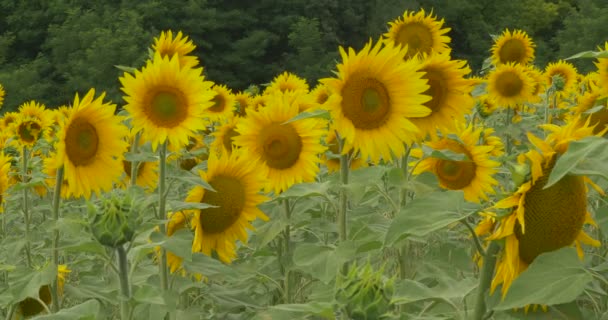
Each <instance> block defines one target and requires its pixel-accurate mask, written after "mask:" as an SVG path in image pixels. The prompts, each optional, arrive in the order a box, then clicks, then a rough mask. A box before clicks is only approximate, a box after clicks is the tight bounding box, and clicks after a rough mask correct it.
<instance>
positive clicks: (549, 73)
mask: <svg viewBox="0 0 608 320" xmlns="http://www.w3.org/2000/svg"><path fill="white" fill-rule="evenodd" d="M556 76H559V77H560V78H561V79H562V80H563V84H562V83H557V84H556V85H557V87H556V88H555V89H556V92H557V93H558V94H560V95H562V96H563V95H568V93H570V92H572V91H574V90H576V83H577V77H578V72H577V71H576V68H575V67H574V65H572V63H570V62H567V61H563V60H560V61H558V62H552V63H549V64H548V65H547V67H546V68H545V81H546V82H547V84H548V85H549V86H552V85H553V79H554V77H556Z"/></svg>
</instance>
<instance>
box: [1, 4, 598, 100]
mask: <svg viewBox="0 0 608 320" xmlns="http://www.w3.org/2000/svg"><path fill="white" fill-rule="evenodd" d="M419 8H424V9H425V10H427V11H430V10H433V12H434V13H435V14H437V15H438V16H439V17H441V18H445V23H446V25H447V26H448V27H450V28H451V29H452V30H451V32H450V33H449V36H450V37H451V38H452V43H451V46H452V48H453V51H452V55H453V56H454V57H456V58H459V59H467V60H468V61H469V63H470V65H471V67H472V69H473V70H474V73H478V72H479V71H480V68H481V66H482V64H483V61H484V59H486V58H487V57H488V55H489V50H490V47H491V45H492V36H491V35H498V34H500V33H501V32H502V31H503V30H504V29H505V28H510V29H513V28H519V29H523V30H525V31H526V32H528V34H529V35H530V36H531V37H532V38H533V40H534V42H535V43H536V45H537V48H536V51H537V54H536V55H537V58H536V61H535V63H536V65H537V66H538V67H540V68H544V66H545V65H546V63H547V62H548V61H553V60H557V59H560V58H566V57H568V56H570V55H572V54H575V53H577V52H580V51H586V50H595V49H597V46H598V45H600V44H603V43H604V41H606V40H608V32H606V25H608V1H605V0H580V1H579V0H516V1H499V0H493V1H476V0H425V1H407V0H383V1H380V0H290V1H281V0H257V1H237V0H225V1H220V0H188V1H175V0H170V1H160V0H141V1H126V0H123V1H119V0H110V1H103V2H99V3H98V2H90V1H83V0H50V1H43V0H32V1H14V0H0V12H1V14H0V83H2V85H3V86H4V87H5V89H6V92H7V96H6V100H5V106H4V108H3V110H15V109H16V108H17V107H18V106H19V105H20V104H21V103H23V102H25V101H27V100H31V99H35V100H38V101H40V102H42V103H44V104H46V105H47V106H48V107H56V106H59V105H62V104H66V103H67V102H68V101H70V100H71V99H73V94H74V92H80V93H81V94H82V93H84V92H85V91H86V90H87V89H89V88H90V87H95V88H96V89H97V90H98V91H106V92H107V94H108V97H109V98H110V99H111V100H113V101H114V102H115V103H117V104H119V105H120V104H122V103H123V102H122V98H121V94H120V85H119V83H118V77H119V76H120V75H121V74H122V71H121V70H119V69H118V68H116V67H115V66H116V65H125V66H133V67H137V68H139V67H141V66H142V65H143V63H144V61H145V59H146V57H147V54H148V52H147V51H148V50H147V48H149V47H150V46H151V45H152V42H153V38H154V37H155V36H157V35H158V34H159V33H160V31H161V30H167V29H172V30H174V31H177V30H181V31H183V32H184V33H185V34H186V35H188V36H189V37H191V38H192V40H193V41H194V43H195V44H196V45H197V50H196V52H195V53H196V55H198V56H199V57H200V59H201V61H202V65H203V66H204V69H205V74H206V76H207V77H208V78H209V79H210V80H213V81H215V82H218V83H223V84H226V85H228V86H229V87H230V88H233V89H234V90H243V89H245V88H247V87H248V86H249V85H251V84H257V85H262V84H265V83H268V82H270V81H271V80H272V78H273V77H274V76H275V75H277V74H278V73H280V72H282V71H284V70H287V71H290V72H293V73H296V74H298V75H299V76H301V77H304V78H306V79H307V80H308V81H309V83H311V85H314V83H315V82H316V80H317V79H319V78H322V77H325V76H328V75H330V74H331V71H332V70H333V68H334V66H335V62H336V60H337V59H338V58H339V54H338V46H351V47H354V48H361V47H362V46H363V45H364V44H365V42H366V41H368V40H369V39H370V38H372V39H377V38H378V37H379V36H380V35H381V34H382V33H384V32H386V31H387V23H388V22H389V21H392V20H394V19H395V18H397V17H398V16H400V15H402V14H403V12H404V11H405V10H418V9H419ZM573 62H574V63H575V64H576V65H577V67H578V68H579V71H581V72H587V71H589V70H592V68H593V65H592V63H591V61H579V60H576V61H573Z"/></svg>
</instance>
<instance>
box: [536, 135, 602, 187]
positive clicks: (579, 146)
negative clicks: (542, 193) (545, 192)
mask: <svg viewBox="0 0 608 320" xmlns="http://www.w3.org/2000/svg"><path fill="white" fill-rule="evenodd" d="M606 150H608V140H606V139H605V138H602V137H595V136H592V137H587V138H584V139H582V140H580V141H572V142H570V145H569V146H568V150H567V151H566V152H565V153H564V154H563V155H561V156H560V157H559V159H557V162H556V163H555V166H554V167H553V170H552V171H551V175H549V180H548V181H547V184H546V185H545V189H546V188H549V187H550V186H552V185H554V184H555V183H557V182H558V181H559V180H561V179H562V178H563V177H564V176H566V175H567V174H573V175H589V176H601V177H603V178H604V179H608V153H607V152H606Z"/></svg>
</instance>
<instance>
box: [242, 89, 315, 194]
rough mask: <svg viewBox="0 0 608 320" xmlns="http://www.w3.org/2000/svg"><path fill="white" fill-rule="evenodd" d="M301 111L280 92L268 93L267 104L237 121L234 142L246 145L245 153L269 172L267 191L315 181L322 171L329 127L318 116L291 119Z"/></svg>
mask: <svg viewBox="0 0 608 320" xmlns="http://www.w3.org/2000/svg"><path fill="white" fill-rule="evenodd" d="M298 114H299V109H298V104H297V103H294V101H293V100H292V99H290V98H289V96H288V95H285V94H281V93H277V94H274V95H271V96H268V99H267V105H266V107H264V108H262V109H261V110H260V111H257V112H250V113H249V114H248V115H247V118H245V119H243V120H242V121H240V122H239V123H238V124H237V127H236V131H237V132H238V133H239V135H238V136H235V137H233V138H232V139H233V141H234V144H235V145H237V146H239V147H240V148H243V149H246V150H245V151H244V152H243V155H244V156H246V157H247V158H250V159H251V160H254V161H259V165H260V166H261V167H262V168H263V169H264V171H266V172H267V179H268V183H267V184H266V186H265V191H267V192H270V191H273V192H274V193H275V194H278V193H281V192H283V191H285V190H287V189H288V188H289V187H291V186H292V185H294V184H296V183H300V182H311V181H314V179H315V178H316V176H317V173H318V172H319V165H318V164H319V162H320V159H319V154H321V153H323V152H324V151H325V149H326V148H325V146H323V145H322V144H321V139H322V138H323V136H325V134H326V129H324V128H322V127H321V126H320V125H319V123H321V122H322V120H319V119H315V118H307V119H301V120H297V121H292V122H287V121H288V120H290V119H292V118H293V117H295V116H297V115H298Z"/></svg>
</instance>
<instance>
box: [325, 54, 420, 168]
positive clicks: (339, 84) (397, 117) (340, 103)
mask: <svg viewBox="0 0 608 320" xmlns="http://www.w3.org/2000/svg"><path fill="white" fill-rule="evenodd" d="M405 54H406V49H405V48H402V47H399V46H395V45H393V44H392V43H387V44H386V46H385V47H382V43H381V42H377V43H376V45H374V46H372V43H371V42H368V43H367V44H366V45H365V47H364V48H363V49H362V50H361V51H360V52H358V53H356V52H355V50H353V49H352V48H349V49H348V53H347V52H346V51H345V50H344V49H343V48H340V55H341V56H342V60H343V62H342V63H341V64H339V65H338V67H337V68H338V72H337V73H336V74H337V78H326V79H323V80H321V81H322V83H323V84H325V85H327V87H328V88H329V89H330V90H331V92H332V94H331V96H330V98H329V100H328V101H327V102H326V105H327V106H328V108H329V109H330V112H331V115H332V119H333V121H334V125H335V128H336V130H338V133H339V134H340V136H341V137H342V138H344V139H346V142H347V144H349V145H352V146H353V148H354V151H355V152H360V153H361V157H362V158H363V159H364V160H367V159H368V158H371V160H372V161H373V162H374V163H376V164H377V163H379V162H380V159H381V158H383V159H384V160H385V161H392V159H393V155H395V156H396V157H401V156H403V155H404V154H405V146H404V144H410V143H412V142H413V141H414V140H415V139H416V134H418V133H419V130H418V128H417V127H416V126H415V125H414V124H413V123H412V122H411V121H410V120H409V119H408V118H414V117H416V118H420V117H425V116H428V115H429V114H430V113H431V110H430V109H429V108H427V107H425V106H424V103H425V102H427V101H429V100H430V97H429V96H426V95H424V94H423V93H424V92H425V91H426V90H428V89H429V86H428V85H427V84H426V80H425V79H423V78H422V76H423V73H422V72H420V71H419V70H418V69H419V63H418V61H417V60H415V59H413V60H408V61H404V59H403V58H404V57H405Z"/></svg>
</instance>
